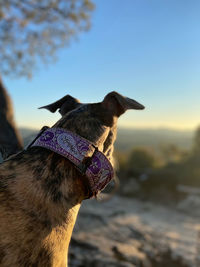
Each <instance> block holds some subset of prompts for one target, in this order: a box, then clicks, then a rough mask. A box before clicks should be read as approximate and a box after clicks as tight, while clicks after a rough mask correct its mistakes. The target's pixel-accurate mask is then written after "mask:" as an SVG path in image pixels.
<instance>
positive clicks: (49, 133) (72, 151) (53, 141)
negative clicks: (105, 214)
mask: <svg viewBox="0 0 200 267" xmlns="http://www.w3.org/2000/svg"><path fill="white" fill-rule="evenodd" d="M34 146H37V147H38V146H39V147H43V148H46V149H49V150H51V151H54V152H55V153H57V154H59V155H61V156H63V157H65V158H67V159H68V160H70V161H71V162H72V163H73V164H74V165H75V167H76V168H77V169H78V170H79V171H80V173H81V174H82V175H83V176H85V177H86V178H87V181H88V186H89V191H90V195H89V198H90V197H92V196H96V195H97V193H98V192H99V191H101V190H103V189H104V188H105V187H106V185H107V184H108V183H109V182H110V181H111V179H112V178H113V177H114V170H113V167H112V165H111V163H110V161H109V160H108V158H107V157H106V156H105V155H104V154H103V153H102V152H100V151H98V148H97V147H95V146H94V144H93V143H92V142H90V141H88V140H87V139H85V138H83V137H81V136H79V135H77V134H75V133H73V132H71V131H68V130H65V129H63V128H48V127H47V126H45V127H43V128H42V130H41V131H40V132H39V134H38V135H37V137H36V138H35V139H34V140H33V142H32V143H31V144H30V145H29V147H34Z"/></svg>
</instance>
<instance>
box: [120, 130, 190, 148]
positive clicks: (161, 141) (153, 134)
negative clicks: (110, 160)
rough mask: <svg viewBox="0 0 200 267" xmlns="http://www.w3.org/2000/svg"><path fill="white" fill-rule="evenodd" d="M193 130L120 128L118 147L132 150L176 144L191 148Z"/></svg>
mask: <svg viewBox="0 0 200 267" xmlns="http://www.w3.org/2000/svg"><path fill="white" fill-rule="evenodd" d="M193 135H194V132H193V131H178V130H173V129H172V130H171V129H125V128H120V129H119V130H118V136H117V141H116V148H117V149H118V150H130V149H131V148H132V147H141V146H143V147H153V148H155V149H156V148H159V147H160V146H161V145H166V144H175V145H176V146H178V147H180V148H183V149H189V148H190V147H191V145H192V140H193Z"/></svg>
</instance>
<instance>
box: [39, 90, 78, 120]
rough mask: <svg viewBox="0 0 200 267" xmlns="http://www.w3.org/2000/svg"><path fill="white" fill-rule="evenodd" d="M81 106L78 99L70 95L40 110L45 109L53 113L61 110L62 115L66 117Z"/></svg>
mask: <svg viewBox="0 0 200 267" xmlns="http://www.w3.org/2000/svg"><path fill="white" fill-rule="evenodd" d="M79 105H80V101H79V100H78V99H76V98H74V97H72V96H70V95H66V96H64V97H63V98H61V99H59V100H58V101H56V102H54V103H52V104H49V105H47V106H43V107H39V109H41V108H45V109H47V110H49V111H51V112H55V111H56V110H57V109H59V112H60V114H61V115H62V116H64V115H65V114H66V113H67V112H69V111H71V110H73V109H75V108H77V107H78V106H79Z"/></svg>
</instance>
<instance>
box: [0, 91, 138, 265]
mask: <svg viewBox="0 0 200 267" xmlns="http://www.w3.org/2000/svg"><path fill="white" fill-rule="evenodd" d="M119 96H120V95H119V94H117V93H115V92H113V93H111V94H110V95H107V96H106V97H105V99H104V100H103V102H101V103H97V104H81V103H79V102H78V101H77V100H76V99H74V106H73V105H72V102H73V101H71V99H70V109H71V110H69V109H68V108H66V110H67V113H66V114H64V112H62V113H63V114H62V115H63V117H62V118H61V119H60V120H59V121H58V122H57V123H56V124H55V125H54V126H53V127H62V128H65V129H68V130H70V131H72V132H75V133H77V134H79V135H80V136H82V137H84V138H86V139H88V140H90V141H91V142H93V143H94V144H95V145H96V146H97V147H98V149H99V150H100V151H102V152H103V153H104V154H105V155H106V156H107V157H108V158H109V160H110V161H111V162H112V152H113V143H114V141H115V138H116V122H117V117H118V116H119V113H120V114H121V113H123V112H124V111H125V110H126V108H124V107H122V104H120V103H119V101H118V100H117V99H118V98H120V97H122V96H120V97H119ZM122 98H123V97H122ZM124 99H125V98H124ZM124 101H125V100H124ZM126 101H127V99H126ZM126 101H125V102H126ZM109 103H110V105H109ZM135 103H137V102H135ZM62 104H63V103H62V101H61V104H59V105H60V106H59V105H57V107H56V109H57V108H60V109H61V108H62V107H61V105H62ZM129 104H130V103H129ZM132 104H133V103H132ZM137 104H138V103H137ZM66 105H67V103H65V106H66ZM135 105H136V104H135ZM138 105H139V104H138ZM49 106H50V105H49ZM136 106H137V105H136ZM45 108H47V109H49V108H48V106H46V107H45ZM128 108H131V107H128ZM132 108H134V107H132ZM140 108H141V109H142V106H140ZM86 196H87V186H86V177H84V176H81V175H80V173H79V172H78V171H77V170H76V168H74V165H73V164H72V163H71V162H70V161H69V160H68V159H66V158H64V157H62V156H60V155H58V154H56V153H54V152H52V151H49V150H47V149H44V148H41V147H32V148H29V149H28V150H25V151H22V152H21V153H19V154H17V155H15V156H13V157H11V158H10V159H9V160H8V161H5V162H4V163H3V164H1V165H0V203H1V205H0V266H2V267H10V266H15V267H25V266H26V267H29V266H35V267H36V266H39V267H40V266H41V267H44V266H45V267H48V266H49V267H50V266H51V267H64V266H65V267H66V266H67V254H68V246H69V242H70V239H71V234H72V230H73V227H74V224H75V221H76V217H77V214H78V210H79V208H80V204H81V202H82V200H83V199H85V198H86Z"/></svg>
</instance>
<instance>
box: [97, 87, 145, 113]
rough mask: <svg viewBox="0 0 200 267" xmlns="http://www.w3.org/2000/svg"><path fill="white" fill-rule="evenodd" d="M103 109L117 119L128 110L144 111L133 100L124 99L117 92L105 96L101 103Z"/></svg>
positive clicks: (141, 106)
mask: <svg viewBox="0 0 200 267" xmlns="http://www.w3.org/2000/svg"><path fill="white" fill-rule="evenodd" d="M102 105H103V106H104V108H106V109H108V110H110V112H111V113H112V114H113V115H114V116H117V117H119V116H120V115H122V114H123V113H124V112H125V111H126V110H128V109H144V108H145V107H144V106H143V105H141V104H140V103H138V102H136V101H135V100H133V99H131V98H128V97H124V96H122V95H120V94H119V93H117V92H111V93H109V94H107V95H106V96H105V98H104V100H103V102H102Z"/></svg>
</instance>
